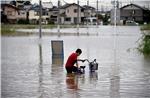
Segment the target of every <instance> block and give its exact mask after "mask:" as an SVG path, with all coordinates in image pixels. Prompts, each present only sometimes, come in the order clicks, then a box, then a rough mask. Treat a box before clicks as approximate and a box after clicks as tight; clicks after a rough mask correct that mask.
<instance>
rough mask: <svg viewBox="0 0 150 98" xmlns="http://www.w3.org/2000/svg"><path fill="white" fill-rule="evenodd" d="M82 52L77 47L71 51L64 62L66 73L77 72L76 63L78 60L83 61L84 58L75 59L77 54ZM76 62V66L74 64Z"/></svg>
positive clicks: (77, 66)
mask: <svg viewBox="0 0 150 98" xmlns="http://www.w3.org/2000/svg"><path fill="white" fill-rule="evenodd" d="M81 53H82V50H81V49H77V50H76V51H75V52H74V53H72V54H71V55H70V56H69V57H68V60H67V62H66V65H65V68H66V71H67V73H73V72H77V71H78V68H79V65H78V61H82V62H84V61H85V60H81V59H77V58H78V56H80V55H81ZM75 64H76V66H74V65H75Z"/></svg>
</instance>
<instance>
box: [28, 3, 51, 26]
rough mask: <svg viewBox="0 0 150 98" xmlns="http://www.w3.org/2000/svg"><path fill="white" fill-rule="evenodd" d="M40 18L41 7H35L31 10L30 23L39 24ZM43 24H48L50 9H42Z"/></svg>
mask: <svg viewBox="0 0 150 98" xmlns="http://www.w3.org/2000/svg"><path fill="white" fill-rule="evenodd" d="M39 16H40V6H39V5H33V6H32V7H31V9H30V10H29V21H30V23H33V24H37V23H39ZM41 18H42V24H48V20H49V18H50V17H49V15H48V9H44V8H42V17H41Z"/></svg>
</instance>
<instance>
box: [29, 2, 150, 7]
mask: <svg viewBox="0 0 150 98" xmlns="http://www.w3.org/2000/svg"><path fill="white" fill-rule="evenodd" d="M50 1H51V2H52V3H53V5H57V2H58V0H42V2H50ZM60 1H61V3H62V4H65V2H66V3H77V0H60ZM87 1H88V0H79V2H80V5H86V4H87ZM96 1H97V0H89V5H91V6H94V7H96ZM98 1H99V6H104V7H106V6H107V7H109V6H110V7H111V6H112V4H111V1H113V0H98ZM118 1H119V2H121V4H122V6H123V5H125V4H129V3H130V2H132V3H136V4H139V5H145V6H146V7H149V8H150V0H118ZM31 2H32V3H39V0H32V1H31Z"/></svg>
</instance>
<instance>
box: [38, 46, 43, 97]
mask: <svg viewBox="0 0 150 98" xmlns="http://www.w3.org/2000/svg"><path fill="white" fill-rule="evenodd" d="M38 75H39V98H43V92H44V91H43V58H42V45H41V44H39V70H38Z"/></svg>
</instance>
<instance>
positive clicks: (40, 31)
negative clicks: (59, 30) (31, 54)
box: [39, 0, 42, 38]
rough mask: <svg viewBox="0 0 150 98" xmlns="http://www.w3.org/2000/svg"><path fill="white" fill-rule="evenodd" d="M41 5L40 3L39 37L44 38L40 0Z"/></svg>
mask: <svg viewBox="0 0 150 98" xmlns="http://www.w3.org/2000/svg"><path fill="white" fill-rule="evenodd" d="M39 5H40V12H39V38H42V25H41V22H42V19H41V18H42V2H41V0H39Z"/></svg>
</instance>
